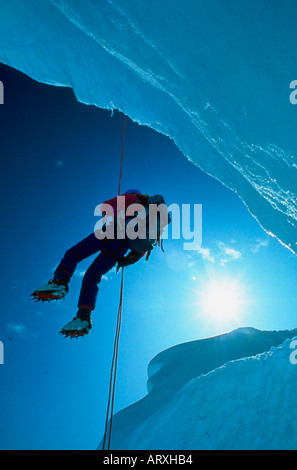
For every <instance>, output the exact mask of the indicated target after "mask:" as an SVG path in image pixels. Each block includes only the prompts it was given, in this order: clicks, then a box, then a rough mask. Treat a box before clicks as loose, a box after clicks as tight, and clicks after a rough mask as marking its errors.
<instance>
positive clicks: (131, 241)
mask: <svg viewBox="0 0 297 470" xmlns="http://www.w3.org/2000/svg"><path fill="white" fill-rule="evenodd" d="M137 204H141V205H142V207H143V209H142V210H141V211H137ZM134 205H135V212H137V215H136V216H135V214H134V215H132V216H131V217H130V216H129V217H126V222H125V224H126V240H127V241H128V245H129V248H130V250H131V251H136V252H139V253H144V252H147V256H146V259H148V257H149V255H150V253H151V251H152V249H153V247H154V246H155V245H159V246H160V247H161V249H162V251H164V250H163V240H162V233H163V230H164V228H165V227H166V226H167V225H168V224H169V223H170V222H171V218H170V215H169V213H168V210H167V206H166V203H165V200H164V198H163V196H161V195H160V194H156V195H154V196H150V197H149V198H148V200H147V204H145V205H144V203H143V200H141V201H139V202H138V203H135V204H131V205H130V206H129V211H131V210H132V212H133V206H134Z"/></svg>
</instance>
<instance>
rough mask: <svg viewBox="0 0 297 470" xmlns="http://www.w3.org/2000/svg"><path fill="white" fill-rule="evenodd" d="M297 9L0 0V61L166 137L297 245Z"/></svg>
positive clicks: (171, 0) (243, 2)
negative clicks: (295, 98) (296, 97)
mask: <svg viewBox="0 0 297 470" xmlns="http://www.w3.org/2000/svg"><path fill="white" fill-rule="evenodd" d="M296 13H297V4H296V2H295V1H294V0H285V1H282V2H280V1H279V0H270V1H269V2H267V0H240V1H238V0H228V2H226V1H225V0H211V1H205V0H187V2H181V1H179V0H150V1H149V2H146V1H143V0H100V1H95V0H42V1H40V0H28V1H23V0H9V2H8V1H6V0H0V61H2V62H3V63H5V64H8V65H10V66H12V67H15V68H17V69H19V70H21V71H22V72H24V73H26V74H28V75H30V76H31V77H33V78H35V79H36V80H38V81H41V82H45V83H48V84H52V85H57V86H69V87H70V86H71V87H72V88H73V90H74V92H75V94H76V96H77V99H78V100H80V101H82V102H84V103H87V104H94V105H96V106H99V107H101V108H109V109H113V108H116V109H119V110H121V111H123V112H124V113H126V114H127V115H128V116H130V117H131V118H132V119H133V120H135V121H137V122H139V123H141V124H144V125H147V126H150V127H152V128H154V129H156V130H158V131H159V132H162V133H163V134H166V135H168V136H170V137H171V138H172V139H173V140H174V141H175V143H176V144H177V145H178V147H179V148H180V150H181V151H182V152H183V154H184V155H185V156H186V157H187V158H189V159H190V160H191V161H193V162H194V163H195V164H196V165H198V166H199V167H200V168H201V169H202V170H204V171H205V172H207V173H208V174H210V175H212V176H214V177H215V178H217V179H218V180H220V181H221V182H222V183H223V184H225V185H226V186H228V187H229V188H231V189H232V190H234V191H235V192H236V193H237V194H238V195H239V197H241V198H242V200H243V201H244V202H245V203H246V205H247V206H248V208H249V210H250V211H251V213H252V214H253V215H254V216H255V217H256V218H257V219H258V220H259V222H260V224H261V225H262V226H263V227H264V228H265V229H266V230H267V231H268V232H270V233H271V234H274V235H275V236H277V237H278V239H279V240H280V241H281V242H282V243H284V244H285V245H286V246H287V247H289V248H290V249H291V250H292V251H294V252H296V248H297V246H296V243H297V236H296V233H297V232H296V216H297V211H296V197H297V159H296V154H297V152H296V145H297V144H296V138H295V134H296V120H297V109H296V107H294V105H293V104H291V102H290V100H289V96H290V93H291V92H292V90H290V88H289V85H290V83H291V81H293V80H294V79H296V78H297V76H296V73H297V72H296V60H295V39H296V31H295V29H296V28H295V18H296ZM4 85H5V84H4Z"/></svg>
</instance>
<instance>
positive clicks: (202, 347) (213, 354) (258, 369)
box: [99, 328, 297, 450]
mask: <svg viewBox="0 0 297 470" xmlns="http://www.w3.org/2000/svg"><path fill="white" fill-rule="evenodd" d="M296 335H297V329H295V330H290V331H260V330H256V329H254V328H239V329H238V330H235V331H232V332H230V333H228V334H224V335H219V336H215V337H212V338H207V339H203V340H198V341H192V342H190V343H185V344H180V345H178V346H174V347H173V348H170V349H168V350H166V351H163V352H162V353H160V354H158V355H157V356H156V357H155V358H154V359H153V360H152V361H151V363H150V364H149V368H148V372H149V381H148V385H149V386H148V389H149V393H148V395H147V396H146V397H144V398H143V399H142V400H140V401H138V402H136V403H135V404H133V405H131V406H129V407H127V408H125V409H124V410H121V411H120V412H119V413H117V414H116V415H115V416H114V418H113V428H112V441H111V449H118V450H121V449H126V450H130V449H131V450H133V449H135V450H136V449H141V450H158V449H168V450H195V449H202V450H205V449H207V450H209V449H219V450H228V449H259V450H261V449H270V450H273V449H295V450H296V449H297V422H296V419H295V416H296V412H297V404H296V393H297V365H296V364H295V362H296V352H294V348H291V347H290V345H291V341H292V339H293V338H294V339H295V340H296ZM294 347H295V348H296V345H295V346H294ZM292 353H293V355H294V360H293V361H292V360H290V359H291V357H292V356H291V355H292ZM101 448H102V444H101V446H100V445H99V449H101Z"/></svg>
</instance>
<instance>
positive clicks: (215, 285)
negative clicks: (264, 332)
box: [199, 279, 245, 323]
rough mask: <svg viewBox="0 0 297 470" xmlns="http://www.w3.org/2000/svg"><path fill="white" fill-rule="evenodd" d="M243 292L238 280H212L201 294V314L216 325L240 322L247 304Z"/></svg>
mask: <svg viewBox="0 0 297 470" xmlns="http://www.w3.org/2000/svg"><path fill="white" fill-rule="evenodd" d="M243 291H244V289H243V286H242V285H241V284H240V283H239V282H238V281H237V280H230V279H216V280H215V279H212V280H210V281H209V282H208V283H206V284H205V285H204V287H203V288H202V290H201V291H200V292H199V306H200V309H201V312H200V313H201V314H202V315H205V316H207V317H208V318H209V320H211V321H212V320H215V321H216V323H225V322H226V321H232V320H239V317H240V314H242V313H243V306H244V303H245V300H244V292H243Z"/></svg>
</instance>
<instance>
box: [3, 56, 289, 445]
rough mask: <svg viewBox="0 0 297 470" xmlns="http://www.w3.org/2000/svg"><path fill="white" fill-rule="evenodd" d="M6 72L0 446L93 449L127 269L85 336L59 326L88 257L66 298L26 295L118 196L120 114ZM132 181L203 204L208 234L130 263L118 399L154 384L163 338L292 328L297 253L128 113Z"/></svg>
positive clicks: (127, 160) (119, 404) (109, 281)
mask: <svg viewBox="0 0 297 470" xmlns="http://www.w3.org/2000/svg"><path fill="white" fill-rule="evenodd" d="M0 80H1V81H2V82H3V83H4V93H5V95H4V96H5V104H4V105H1V106H0V115H1V140H0V146H1V176H2V181H1V187H0V191H1V200H2V205H1V210H2V214H1V215H2V218H1V220H2V231H1V249H2V254H1V261H2V272H3V276H2V283H1V287H0V292H1V306H2V313H1V315H0V340H1V341H2V343H3V346H4V359H5V361H4V362H5V363H4V364H3V365H0V380H1V396H0V414H1V425H0V448H2V449H93V448H95V447H96V446H97V444H98V443H99V441H100V439H101V437H102V433H103V428H104V419H105V410H106V404H107V392H108V379H109V371H110V363H111V357H112V347H113V338H114V332H115V324H116V314H117V307H118V301H119V288H120V276H119V275H116V274H115V273H114V272H111V273H108V275H107V276H106V278H105V279H104V280H103V281H102V283H101V286H100V291H99V296H98V301H97V307H96V310H95V312H94V315H93V329H92V331H91V333H90V335H89V337H87V338H85V339H83V340H77V341H76V340H73V341H71V340H69V339H63V338H62V337H61V336H59V335H58V332H59V331H60V328H61V327H62V326H63V325H64V324H65V323H66V322H68V321H69V320H70V319H71V318H72V317H73V316H74V315H75V313H76V303H77V299H78V294H79V288H80V283H81V276H82V274H83V272H84V270H85V269H86V268H87V267H88V265H89V264H90V262H91V261H92V259H93V257H91V258H90V259H88V260H85V261H84V262H82V263H81V264H80V265H79V267H78V270H77V272H76V274H75V275H74V277H73V279H72V281H71V285H70V292H69V294H68V295H67V297H66V299H65V300H64V301H62V302H60V303H59V302H57V303H51V304H41V303H33V302H32V301H31V299H30V294H31V293H32V292H33V291H34V289H35V288H36V287H38V286H40V285H42V284H44V283H46V282H47V281H48V280H49V279H50V278H51V276H52V274H53V270H54V269H55V267H56V266H57V264H58V262H59V260H60V258H61V257H62V256H63V253H64V252H65V250H66V249H68V248H69V247H70V246H72V245H73V244H75V243H77V242H78V241H80V239H82V238H83V237H85V236H87V235H88V234H89V233H91V232H92V231H93V228H94V225H95V223H96V221H97V219H96V218H95V217H94V208H95V206H96V205H97V204H99V203H101V202H103V201H104V200H105V199H108V198H110V197H113V196H114V195H116V193H117V187H118V176H119V164H120V153H121V144H122V131H123V119H124V118H123V115H122V114H120V113H118V112H115V113H114V114H113V116H112V115H111V113H110V112H109V111H104V110H99V109H97V108H95V107H93V106H85V105H83V104H81V103H78V102H77V101H76V99H75V97H74V95H73V93H72V91H71V90H69V89H66V88H57V87H50V86H46V85H43V84H40V83H37V82H34V81H33V80H31V79H30V78H28V77H26V76H25V75H23V74H21V73H20V72H16V71H14V70H12V69H10V68H9V67H6V66H3V65H1V66H0ZM130 187H137V188H139V189H140V190H142V191H143V192H144V193H148V194H154V193H162V194H163V195H164V197H165V199H166V202H167V204H171V203H177V204H180V205H181V204H192V205H193V204H195V203H196V204H202V208H203V218H202V220H203V225H202V246H201V249H199V250H195V251H184V250H183V240H165V243H164V248H165V253H162V252H161V251H160V250H154V251H153V253H152V255H151V257H150V259H149V261H145V260H144V259H143V260H141V261H140V262H139V263H138V264H137V265H135V266H132V267H130V268H129V269H127V270H126V273H125V292H124V307H123V326H122V331H121V339H120V358H119V370H118V378H117V390H116V402H115V409H116V410H119V409H121V408H123V407H125V406H128V405H129V404H131V403H133V402H135V401H136V400H138V399H140V398H142V397H143V396H144V395H145V394H146V379H147V375H146V368H147V364H148V362H149V361H150V360H151V359H152V358H153V357H154V356H155V355H156V354H157V353H159V352H160V351H162V350H164V349H166V348H168V347H171V346H173V345H175V344H178V343H182V342H186V341H191V340H195V339H199V338H203V337H207V336H212V335H216V334H219V333H222V332H225V331H229V330H231V329H234V328H237V327H241V326H251V327H255V328H259V329H266V330H274V329H291V328H295V327H296V319H295V317H296V307H297V300H296V296H295V280H296V274H297V263H296V257H295V256H294V255H293V254H291V253H290V252H289V251H288V250H287V249H286V248H284V247H283V246H282V245H281V244H280V243H279V242H278V241H277V240H276V239H274V238H272V237H270V236H268V235H267V234H266V233H265V232H264V231H263V230H262V229H261V227H260V226H259V224H258V223H257V221H256V220H255V219H254V218H253V217H252V216H251V215H250V214H249V212H248V210H247V209H246V207H245V206H244V204H243V203H242V202H241V201H240V200H239V198H238V197H237V196H236V195H235V194H234V193H232V192H231V191H230V190H228V189H227V188H225V187H224V186H223V185H221V184H220V183H219V182H218V181H216V180H215V179H213V178H211V177H209V176H207V175H205V174H204V173H202V172H201V171H200V170H199V169H198V168H197V167H195V166H194V165H193V164H192V163H191V162H189V161H187V159H186V158H185V157H184V156H183V155H182V154H181V152H180V151H179V150H178V148H177V147H176V146H175V144H174V143H173V142H172V141H171V140H170V139H169V138H168V137H165V136H162V135H161V134H158V133H156V132H155V131H153V130H152V129H149V128H146V127H143V126H139V125H138V124H135V123H133V122H132V121H131V120H130V119H128V120H127V130H126V141H125V154H124V167H123V179H122V188H123V190H126V189H128V188H130ZM213 284H215V285H216V286H218V285H219V286H223V287H226V288H228V286H233V287H234V286H235V290H236V292H237V297H238V299H237V300H238V302H239V305H238V308H237V310H236V313H235V314H234V315H231V316H230V315H229V316H228V315H225V314H224V315H221V316H220V315H214V314H213V312H212V314H210V312H209V310H208V308H206V309H205V305H204V306H203V305H201V301H202V299H203V294H205V293H207V292H208V290H209V287H210V286H212V285H213ZM216 292H217V291H216ZM209 295H210V296H211V295H213V294H212V293H211V291H210V294H209ZM204 300H205V299H204ZM207 302H208V305H207V307H209V306H210V304H209V297H208V300H207ZM229 306H230V309H229V310H231V305H229ZM229 306H227V307H229Z"/></svg>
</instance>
